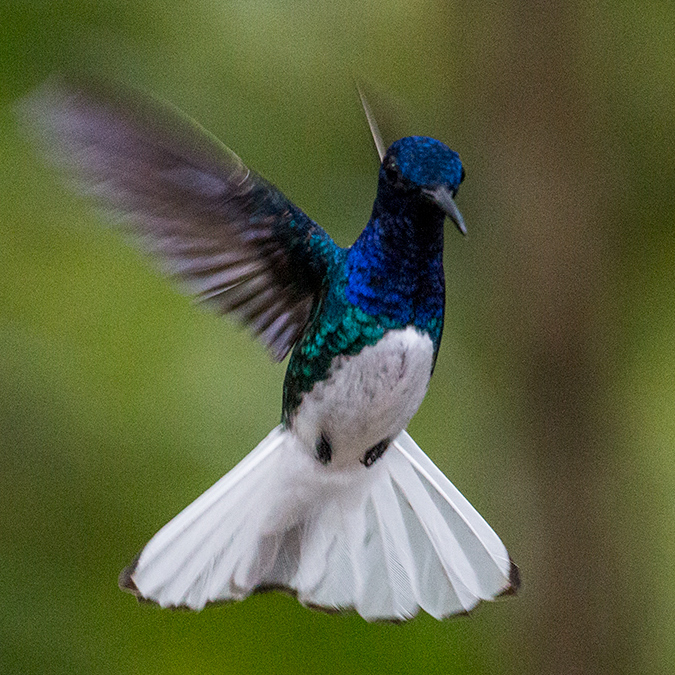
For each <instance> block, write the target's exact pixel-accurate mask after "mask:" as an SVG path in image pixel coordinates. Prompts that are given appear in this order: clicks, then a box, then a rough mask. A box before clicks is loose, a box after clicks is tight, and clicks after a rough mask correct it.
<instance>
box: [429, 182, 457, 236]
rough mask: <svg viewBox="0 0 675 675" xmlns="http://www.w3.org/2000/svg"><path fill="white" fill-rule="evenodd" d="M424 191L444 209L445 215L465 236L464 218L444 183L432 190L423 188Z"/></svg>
mask: <svg viewBox="0 0 675 675" xmlns="http://www.w3.org/2000/svg"><path fill="white" fill-rule="evenodd" d="M425 193H426V194H427V195H428V196H429V197H431V199H432V200H433V201H434V202H436V204H437V205H438V206H440V208H442V209H443V211H445V213H446V215H447V216H448V218H450V220H452V222H453V223H454V224H455V225H456V226H457V229H458V230H459V231H460V232H461V233H462V234H463V235H464V236H466V225H465V224H464V218H462V214H461V213H460V212H459V209H458V208H457V204H455V200H454V199H453V198H452V195H451V194H450V190H448V188H447V187H445V186H444V185H439V186H438V187H436V188H434V189H433V190H425Z"/></svg>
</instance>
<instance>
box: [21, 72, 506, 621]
mask: <svg viewBox="0 0 675 675" xmlns="http://www.w3.org/2000/svg"><path fill="white" fill-rule="evenodd" d="M23 110H24V115H25V117H26V118H27V119H28V120H29V122H30V124H31V125H32V127H33V129H34V130H37V131H38V132H39V135H40V137H41V138H42V140H43V141H44V142H45V144H46V145H47V147H48V150H49V151H50V154H51V155H52V157H53V158H54V159H55V160H56V161H57V162H58V163H59V164H60V165H61V166H63V167H64V168H65V169H66V170H67V171H68V172H69V173H70V174H71V175H72V176H73V177H74V178H75V179H76V181H77V182H78V184H79V186H80V187H81V188H83V189H84V191H85V192H86V193H87V194H88V195H90V196H92V197H93V198H94V199H95V201H96V202H97V203H98V204H100V205H102V206H103V207H104V208H106V209H107V210H109V211H111V212H112V213H113V214H115V215H116V216H119V217H120V218H119V219H120V220H121V221H122V223H123V224H124V226H125V228H126V229H127V230H129V231H130V232H132V233H133V235H134V237H135V241H136V242H138V243H139V244H140V246H141V247H142V248H143V249H144V250H146V251H149V252H150V253H152V254H154V255H155V257H156V258H157V259H158V260H159V261H160V263H161V265H162V266H163V268H164V269H165V271H166V272H167V273H168V274H170V275H172V276H173V277H176V278H178V279H179V280H180V281H181V282H183V285H184V287H186V288H187V289H189V291H190V292H191V293H193V294H194V295H196V297H197V298H198V299H200V300H204V301H207V302H209V303H211V305H212V306H213V307H214V308H215V309H216V310H217V311H219V312H221V313H232V314H234V315H235V316H236V317H237V318H239V320H240V321H242V322H243V323H244V324H246V325H247V326H248V327H249V328H250V329H251V330H252V331H253V333H254V334H255V335H256V336H258V337H259V339H260V340H261V341H262V342H263V343H264V344H265V345H266V346H267V347H268V348H269V349H270V351H271V353H272V356H273V358H274V359H275V360H277V361H281V360H282V359H283V358H284V357H285V356H286V355H287V354H288V353H289V352H291V357H290V360H289V363H288V369H287V372H286V378H285V381H284V389H283V406H282V417H281V424H280V425H279V426H278V427H276V428H275V429H274V430H273V431H272V432H271V433H270V434H269V435H268V436H267V437H266V438H265V439H264V440H263V441H262V442H261V443H260V444H259V445H258V447H257V448H256V449H255V450H253V452H251V453H250V454H249V455H248V456H247V457H245V458H244V459H243V460H242V461H241V462H240V463H239V464H238V465H237V466H236V467H235V468H234V469H232V470H231V471H230V472H229V473H227V474H226V475H225V476H224V477H223V478H222V479H221V480H220V481H218V482H217V483H216V484H215V485H213V486H212V487H211V488H210V489H209V490H207V491H206V492H205V493H204V494H203V495H201V497H199V498H198V499H197V500H196V501H195V502H193V503H192V504H191V505H189V506H188V507H187V508H186V509H185V510H184V511H182V512H181V513H180V514H179V515H177V516H176V517H175V518H174V519H173V520H172V521H171V522H169V523H168V524H167V525H166V526H165V527H163V528H162V529H161V530H160V531H159V532H158V533H157V534H156V535H155V536H154V537H153V538H152V539H151V540H150V542H149V543H148V544H147V545H146V546H145V547H144V548H143V550H142V551H141V553H140V554H139V555H138V556H137V558H136V559H135V561H134V562H133V563H132V565H130V566H129V567H128V568H127V569H126V570H124V571H123V572H122V574H121V575H120V585H121V587H122V588H124V589H126V590H129V591H131V592H133V593H134V594H135V595H136V596H137V597H139V598H142V599H144V600H151V601H154V602H156V603H158V604H160V605H161V606H163V607H178V606H183V607H188V608H191V609H201V608H203V607H204V606H205V605H206V604H208V603H211V602H219V601H227V600H241V599H243V598H245V597H246V596H248V595H250V594H251V593H254V592H259V591H262V590H268V589H282V590H286V591H289V592H291V593H293V594H294V595H296V596H297V598H298V599H299V600H300V602H302V603H303V604H305V605H308V606H311V607H315V608H319V609H325V610H329V611H336V610H355V611H357V612H358V613H359V614H360V615H361V616H363V617H364V618H365V619H368V620H395V621H400V620H404V619H408V618H410V617H412V616H414V615H415V614H416V613H417V612H418V611H419V609H420V608H421V609H424V610H425V611H426V612H428V613H429V614H431V615H433V616H435V617H437V618H442V617H445V616H449V615H451V614H456V613H460V612H466V611H468V610H470V609H471V608H473V607H474V606H475V605H476V604H477V603H478V601H479V600H481V599H486V600H490V599H494V598H495V597H497V596H499V595H502V594H507V593H513V592H515V591H516V589H517V588H518V585H519V578H518V570H517V568H516V566H515V565H514V564H513V563H512V562H511V560H510V557H509V555H508V553H507V551H506V549H505V547H504V545H503V544H502V542H501V541H500V539H499V538H498V537H497V535H496V534H495V533H494V531H493V530H492V529H491V528H490V526H489V525H488V524H487V523H486V522H485V521H484V520H483V518H482V517H481V516H480V515H479V514H478V512H477V511H476V510H475V509H474V508H473V507H472V506H471V505H470V504H469V502H468V501H467V500H466V499H465V498H464V497H463V496H462V495H461V494H460V492H459V491H458V490H457V489H456V488H455V487H454V486H453V485H452V483H450V481H449V480H448V479H447V478H446V477H445V476H444V475H443V473H441V471H440V470H439V469H438V468H437V467H436V466H435V465H434V464H433V463H432V462H431V460H430V459H429V458H428V457H427V456H426V455H425V454H424V453H423V452H422V450H421V449H420V448H419V447H418V446H417V445H416V443H415V442H414V441H413V440H412V438H411V437H410V436H409V435H408V433H407V432H406V431H405V429H406V426H407V425H408V422H409V421H410V419H411V418H412V416H413V415H414V414H415V412H416V411H417V409H418V407H419V406H420V404H421V403H422V399H423V398H424V396H425V394H426V391H427V386H428V383H429V379H430V377H431V374H432V372H433V369H434V365H435V362H436V357H437V355H438V349H439V345H440V341H441V333H442V330H443V312H444V304H445V280H444V275H443V259H442V258H443V223H444V219H445V217H446V216H449V217H450V219H451V220H452V221H453V222H454V223H455V225H456V226H457V227H458V228H459V230H461V231H462V232H465V227H464V222H463V220H462V217H461V215H460V213H459V210H458V209H457V206H456V205H455V202H454V197H455V195H456V193H457V190H458V188H459V185H460V183H461V182H462V180H463V178H464V169H463V168H462V163H461V162H460V159H459V156H458V155H457V153H456V152H453V151H452V150H450V149H449V148H448V147H447V146H446V145H444V144H443V143H441V142H440V141H437V140H434V139H433V138H427V137H422V136H411V137H407V138H402V139H400V140H398V141H396V142H395V143H394V144H393V145H391V147H389V149H388V150H386V153H385V152H384V150H383V148H382V147H381V140H380V139H378V137H377V136H376V135H375V134H374V136H375V140H376V144H378V148H379V149H380V154H381V160H382V162H381V166H380V170H379V176H378V184H377V197H376V199H375V203H374V205H373V211H372V215H371V217H370V220H369V221H368V224H367V225H366V227H365V229H364V230H363V232H362V233H361V235H360V236H359V238H358V239H357V240H356V242H355V243H354V244H353V245H352V246H351V247H349V248H341V247H339V246H337V245H336V244H335V243H334V242H333V240H332V239H331V238H330V236H329V235H328V234H327V233H326V232H325V231H324V230H323V229H322V228H321V227H319V226H318V225H317V224H316V223H315V222H314V221H312V220H311V219H310V218H309V217H308V216H307V215H305V214H304V213H303V212H302V211H301V210H300V209H299V208H298V207H297V206H295V205H294V204H293V203H291V202H290V201H289V200H288V199H287V198H286V197H284V195H283V194H281V192H280V191H279V190H277V189H276V188H275V187H274V186H273V185H271V184H270V183H268V182H267V181H265V180H264V179H263V178H261V177H260V176H258V175H257V174H255V173H254V172H252V171H251V170H249V169H248V168H246V166H244V164H243V163H242V161H241V160H240V159H239V158H238V157H237V156H236V155H235V154H234V153H232V152H231V151H230V150H228V149H227V148H226V147H225V146H224V145H222V144H221V143H220V142H219V141H218V140H216V139H215V138H214V137H213V136H211V135H210V134H208V133H207V132H206V131H204V130H203V129H202V128H201V127H199V126H198V125H197V124H196V123H194V122H192V121H191V120H189V119H187V118H186V117H185V116H183V115H182V114H181V113H179V112H178V111H177V110H175V109H173V108H172V107H170V106H168V105H167V104H164V103H161V102H159V101H156V100H154V99H151V98H149V97H146V96H144V95H141V94H140V93H136V92H130V91H127V90H122V89H121V88H117V87H110V86H108V85H101V84H93V83H91V82H86V83H83V82H76V81H69V80H65V79H56V78H55V79H53V80H51V81H49V82H48V83H47V84H46V85H44V86H43V87H42V88H41V89H40V90H38V91H37V92H36V93H35V94H34V95H33V96H32V97H30V98H29V99H27V101H26V102H25V104H24V106H23ZM366 113H367V114H368V113H369V111H368V109H367V106H366ZM369 121H371V120H370V116H369ZM371 128H372V124H371ZM378 141H379V143H378Z"/></svg>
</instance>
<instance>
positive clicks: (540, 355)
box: [485, 0, 639, 675]
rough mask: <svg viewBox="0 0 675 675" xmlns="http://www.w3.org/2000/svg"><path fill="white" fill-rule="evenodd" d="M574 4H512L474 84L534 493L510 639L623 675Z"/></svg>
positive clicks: (597, 263) (602, 342)
mask: <svg viewBox="0 0 675 675" xmlns="http://www.w3.org/2000/svg"><path fill="white" fill-rule="evenodd" d="M575 11H576V15H575V14H574V13H575ZM582 12H583V8H581V7H579V9H576V10H575V6H574V5H571V4H565V3H550V2H536V1H533V0H516V1H515V2H512V3H511V5H510V11H509V16H508V21H509V22H510V28H506V29H505V31H504V35H503V36H502V39H503V40H504V44H503V45H502V49H504V50H506V51H507V52H508V53H506V54H505V53H503V52H502V53H501V56H502V60H501V62H500V64H499V65H497V67H496V68H495V69H492V70H489V69H488V73H489V77H491V78H494V80H493V81H490V82H489V83H485V87H486V88H489V92H490V94H489V96H490V97H491V99H492V100H491V105H490V106H489V109H490V110H491V112H490V115H491V119H488V120H487V124H488V126H489V127H490V128H491V130H492V132H491V133H492V142H493V143H494V146H493V147H492V148H488V152H491V153H492V154H491V155H490V161H491V162H493V166H492V168H493V170H494V171H495V175H498V176H499V180H500V181H501V182H502V184H504V185H506V187H507V190H508V192H507V194H505V195H503V196H502V197H503V200H504V203H505V204H507V205H508V207H509V208H510V209H511V211H510V212H509V213H508V214H505V215H506V217H505V219H504V223H503V224H504V225H505V228H504V232H503V236H504V237H506V238H508V239H509V242H508V249H507V250H512V251H514V255H513V256H509V257H508V260H505V264H506V265H507V266H508V267H505V268H504V269H501V270H493V273H496V274H498V275H500V276H501V280H502V282H503V283H504V294H505V305H506V307H505V311H504V312H503V314H500V316H499V317H497V321H499V322H501V323H500V326H499V328H498V329H499V330H502V331H506V332H507V334H508V337H507V340H508V342H509V350H511V354H512V357H513V359H514V364H515V368H514V369H513V372H515V373H520V376H521V381H520V383H514V385H515V386H516V388H521V387H522V392H519V393H521V394H522V400H523V401H525V404H526V405H527V406H528V409H527V410H526V411H525V416H526V417H525V418H526V419H527V420H528V424H529V429H528V434H529V440H530V443H529V444H528V445H527V446H526V447H525V448H524V449H523V454H522V460H523V462H526V463H527V465H528V475H529V476H530V477H531V480H532V481H533V482H534V483H536V485H535V486H534V487H535V490H537V493H536V494H537V496H536V497H535V500H536V501H535V504H534V508H535V509H536V511H537V522H538V525H539V531H538V532H537V531H534V532H532V536H533V541H532V542H530V543H529V544H526V546H527V547H528V549H529V554H530V556H531V557H530V561H529V562H530V568H529V569H524V570H523V577H524V583H525V589H524V592H526V593H528V596H529V600H530V602H528V604H529V605H530V607H534V608H536V610H537V613H536V614H533V615H531V617H529V619H530V620H531V625H530V626H529V630H528V633H529V636H528V640H527V641H528V642H529V643H530V644H529V649H527V646H526V645H523V646H524V647H525V648H526V649H527V651H529V653H530V654H532V655H534V656H533V658H534V659H535V662H534V663H531V664H530V667H531V669H532V672H536V673H551V674H556V675H558V674H559V675H576V674H584V675H590V674H597V673H610V672H611V673H616V672H628V671H629V670H630V665H629V658H630V654H631V653H633V654H635V653H636V651H639V650H636V648H635V644H634V642H635V640H636V637H635V635H634V634H633V631H632V627H631V623H632V621H633V617H632V616H631V613H630V611H629V607H628V606H627V605H628V596H627V595H626V594H625V593H624V590H625V589H627V588H628V586H629V584H630V579H628V578H625V577H626V575H627V573H628V572H627V568H626V567H625V566H623V565H622V564H621V555H620V542H619V541H618V539H617V529H618V525H619V524H618V523H616V522H614V521H613V520H612V518H611V512H610V510H609V508H608V506H607V504H608V499H607V495H608V492H609V491H610V490H611V482H612V466H613V462H614V457H613V452H614V451H615V447H616V446H615V441H616V437H617V430H616V424H617V422H618V420H617V419H616V414H615V413H614V414H615V418H614V419H613V418H612V417H611V415H612V414H613V413H612V412H611V411H610V413H609V417H608V414H607V394H606V392H607V381H608V375H609V374H611V372H612V369H613V367H614V363H613V359H614V358H616V356H615V355H614V354H613V353H612V350H611V349H608V348H607V345H608V344H609V343H608V342H607V340H608V339H609V340H610V343H611V335H610V330H611V329H610V326H611V324H612V322H613V321H615V320H616V317H613V316H612V315H611V311H612V309H611V303H608V302H607V300H606V298H607V297H609V292H608V291H609V290H610V289H608V288H606V285H607V284H609V280H610V278H611V276H612V275H611V274H608V270H607V269H606V266H607V265H608V264H609V265H610V266H611V264H612V255H613V254H612V251H611V250H608V249H609V248H610V243H611V232H610V231H608V230H607V229H604V226H606V225H607V223H603V222H602V212H603V211H604V212H605V213H606V212H607V211H608V209H607V204H606V203H603V200H607V199H611V196H610V195H608V194H607V190H606V184H607V183H605V181H604V179H603V174H606V173H607V172H608V171H609V170H610V169H609V167H606V166H604V165H603V162H602V150H603V148H599V147H597V143H596V142H594V139H597V138H598V136H597V134H594V129H596V130H597V127H596V126H595V124H596V120H595V119H594V118H593V105H592V103H593V102H592V95H590V96H589V92H588V91H586V90H585V89H584V81H583V79H582V75H581V74H580V71H581V69H580V58H581V56H580V54H581V52H580V45H581V44H582V36H581V35H579V32H580V30H581V29H582V28H583V16H582ZM577 41H578V42H577ZM496 53H497V54H499V50H496ZM587 81H588V80H587ZM608 183H609V181H608ZM509 223H510V229H509ZM505 245H506V244H505ZM505 258H506V256H505ZM615 262H616V261H615ZM491 263H492V264H494V261H491ZM610 271H611V270H610ZM608 304H610V306H608ZM520 672H523V671H520Z"/></svg>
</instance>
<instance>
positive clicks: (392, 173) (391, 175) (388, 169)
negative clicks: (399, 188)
mask: <svg viewBox="0 0 675 675" xmlns="http://www.w3.org/2000/svg"><path fill="white" fill-rule="evenodd" d="M384 172H385V174H386V175H387V180H389V181H390V182H392V183H395V182H396V181H397V180H398V167H397V166H396V161H395V160H394V158H393V157H388V158H387V159H386V160H385V162H384Z"/></svg>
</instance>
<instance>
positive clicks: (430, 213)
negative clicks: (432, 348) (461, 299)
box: [346, 184, 445, 342]
mask: <svg viewBox="0 0 675 675" xmlns="http://www.w3.org/2000/svg"><path fill="white" fill-rule="evenodd" d="M443 219H444V215H443V212H442V211H440V209H438V208H437V207H436V206H434V205H433V204H431V203H430V202H428V201H427V200H426V199H423V198H421V197H418V198H405V197H401V196H399V195H397V194H395V193H394V192H393V190H389V191H388V190H387V187H386V186H382V184H381V185H380V189H379V190H378V196H377V199H376V200H375V204H374V206H373V213H372V216H371V218H370V221H369V222H368V225H367V226H366V228H365V230H364V231H363V232H362V233H361V236H360V237H359V238H358V239H357V240H356V242H355V243H354V245H353V246H352V247H351V249H350V250H349V253H348V257H347V267H346V271H347V288H346V296H347V299H348V300H349V301H350V302H351V303H353V304H354V305H356V306H358V307H359V308H360V309H362V310H363V311H364V312H365V313H366V314H369V315H371V316H382V317H386V318H387V319H388V320H390V321H394V322H395V323H396V324H398V325H400V326H406V325H415V326H417V327H419V328H421V329H424V330H429V331H430V332H431V333H438V337H437V339H438V340H440V330H441V328H442V321H443V306H444V298H445V281H444V276H443ZM434 342H436V339H434Z"/></svg>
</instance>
